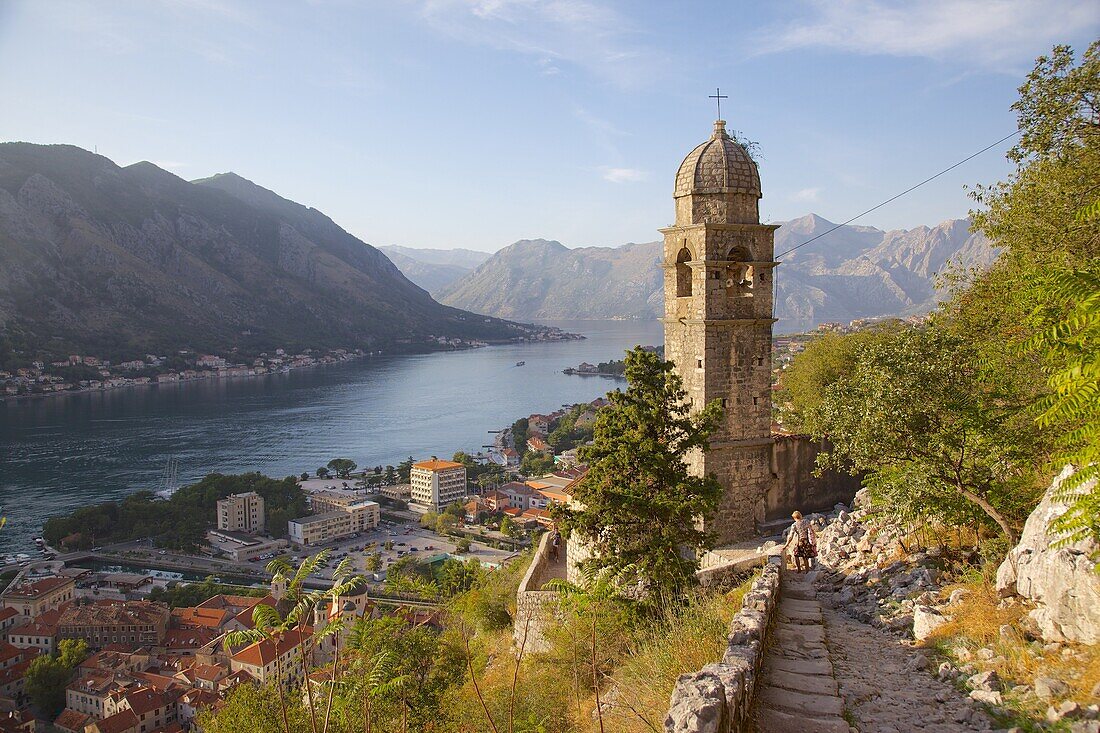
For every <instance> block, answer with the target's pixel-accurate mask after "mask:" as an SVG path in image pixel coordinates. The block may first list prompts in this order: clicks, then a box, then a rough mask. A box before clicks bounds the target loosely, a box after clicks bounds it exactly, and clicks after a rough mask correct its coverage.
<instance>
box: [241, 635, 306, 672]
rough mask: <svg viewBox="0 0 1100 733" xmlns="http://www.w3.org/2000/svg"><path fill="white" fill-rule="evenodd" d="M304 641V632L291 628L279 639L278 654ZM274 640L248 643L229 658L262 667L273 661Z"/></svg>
mask: <svg viewBox="0 0 1100 733" xmlns="http://www.w3.org/2000/svg"><path fill="white" fill-rule="evenodd" d="M304 641H305V634H302V633H300V632H299V631H298V630H297V629H291V630H290V631H287V632H285V633H284V634H283V636H282V638H281V639H279V649H278V655H279V656H280V657H281V656H283V655H284V654H286V653H287V652H288V651H290V650H291V649H294V648H296V647H297V646H299V645H300V644H302V643H303V642H304ZM275 654H276V652H275V642H273V641H271V640H270V639H264V640H263V641H257V642H255V643H253V644H249V645H248V646H246V647H245V648H244V649H241V650H240V651H238V652H235V653H234V654H232V655H231V657H230V658H231V659H233V660H234V661H237V662H240V663H241V664H247V665H250V666H252V667H263V666H265V665H267V664H269V663H271V662H273V661H275Z"/></svg>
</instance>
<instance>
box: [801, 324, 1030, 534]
mask: <svg viewBox="0 0 1100 733" xmlns="http://www.w3.org/2000/svg"><path fill="white" fill-rule="evenodd" d="M856 353H857V363H856V366H855V368H854V370H853V371H852V372H851V373H850V374H848V375H845V376H843V377H841V378H839V379H838V380H837V381H836V382H834V383H833V384H832V385H830V386H829V387H827V388H826V389H825V391H824V393H823V395H822V399H821V401H820V403H819V404H818V405H816V406H815V407H814V408H812V409H810V410H809V411H808V412H807V414H806V416H805V418H806V425H807V427H808V429H809V430H810V431H811V433H812V434H813V435H815V436H817V437H827V438H828V439H829V441H830V443H831V447H830V448H829V450H828V451H826V452H823V453H822V454H821V455H820V456H819V458H818V461H819V466H822V467H829V468H835V469H839V470H849V471H852V472H853V473H865V475H866V478H865V482H867V483H869V484H870V485H872V487H874V488H876V489H877V491H878V492H879V493H881V494H883V495H887V496H889V495H895V496H897V495H904V494H906V493H907V492H908V491H910V490H911V489H913V488H914V487H923V488H924V489H925V491H926V493H925V499H927V500H928V501H929V502H930V505H929V510H930V511H934V510H937V509H939V510H946V509H947V508H948V505H949V504H950V503H951V502H952V501H953V500H958V499H962V500H965V502H967V503H969V505H970V508H971V510H972V511H975V512H978V513H979V515H984V516H985V517H987V518H988V519H989V520H992V522H994V523H995V524H996V525H997V526H999V527H1000V529H1001V531H1002V532H1004V534H1005V536H1006V537H1007V538H1008V540H1009V542H1010V543H1014V542H1015V540H1016V536H1017V532H1016V526H1017V524H1018V523H1019V521H1020V520H1021V518H1022V517H1023V516H1026V513H1027V511H1028V510H1029V509H1030V507H1031V505H1032V503H1033V501H1034V490H1033V489H1034V485H1035V476H1034V463H1033V461H1032V460H1031V458H1032V456H1033V455H1034V453H1035V450H1036V448H1035V446H1034V442H1033V435H1034V432H1035V431H1034V430H1033V429H1032V428H1031V426H1030V425H1029V424H1028V423H1029V420H1028V419H1027V417H1026V413H1025V411H1024V409H1023V405H1022V404H1020V403H1019V401H1018V400H1019V396H1018V395H1015V394H1013V393H1010V392H1006V391H1004V390H1003V389H1002V388H1001V386H1000V384H999V383H998V382H997V381H996V380H995V379H991V378H990V375H989V374H987V373H986V372H985V371H984V370H983V368H982V366H981V365H980V361H979V359H977V358H976V355H975V353H974V352H973V350H972V349H971V348H969V347H968V345H967V344H966V343H965V342H964V341H962V340H961V339H959V338H958V337H956V336H952V335H949V334H945V333H943V332H941V331H939V330H937V329H934V328H923V329H909V330H906V331H901V332H899V333H897V334H895V335H894V336H893V337H891V338H889V339H882V340H876V341H872V342H868V343H865V344H862V345H860V346H859V347H858V348H857V350H856ZM955 519H956V520H958V519H960V518H959V517H955Z"/></svg>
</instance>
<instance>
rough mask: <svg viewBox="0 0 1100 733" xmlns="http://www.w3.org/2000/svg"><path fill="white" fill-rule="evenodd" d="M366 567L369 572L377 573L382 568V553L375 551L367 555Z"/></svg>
mask: <svg viewBox="0 0 1100 733" xmlns="http://www.w3.org/2000/svg"><path fill="white" fill-rule="evenodd" d="M366 567H367V570H369V571H370V572H372V573H377V572H378V571H379V570H381V569H382V555H381V554H380V553H377V552H372V553H371V554H369V555H367V560H366Z"/></svg>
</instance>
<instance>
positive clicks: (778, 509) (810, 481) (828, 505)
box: [757, 435, 860, 522]
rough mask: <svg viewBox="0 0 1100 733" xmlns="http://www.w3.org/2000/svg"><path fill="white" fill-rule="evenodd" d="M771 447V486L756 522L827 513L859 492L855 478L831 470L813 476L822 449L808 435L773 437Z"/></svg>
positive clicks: (857, 479)
mask: <svg viewBox="0 0 1100 733" xmlns="http://www.w3.org/2000/svg"><path fill="white" fill-rule="evenodd" d="M773 438H774V445H773V447H772V477H773V480H772V485H771V489H770V490H769V491H768V493H767V495H766V496H765V497H764V507H763V512H762V514H763V516H762V517H761V516H758V517H757V519H758V521H760V522H771V521H775V520H779V519H789V518H790V515H791V512H793V511H794V510H796V509H797V510H799V511H801V512H802V513H803V514H810V513H812V512H819V511H829V510H831V509H832V508H833V507H834V506H835V505H836V504H840V503H843V504H849V503H850V502H851V501H852V497H854V496H855V495H856V492H857V491H859V487H860V480H859V477H855V476H848V475H845V474H841V473H836V472H835V471H826V472H825V473H823V474H822V475H821V476H820V477H819V476H814V466H815V464H816V461H817V456H818V454H819V453H821V451H822V450H823V449H824V448H825V445H824V444H823V443H822V442H820V441H815V440H813V439H812V438H811V437H810V436H808V435H775V436H773Z"/></svg>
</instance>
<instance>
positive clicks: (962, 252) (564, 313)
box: [395, 214, 996, 333]
mask: <svg viewBox="0 0 1100 733" xmlns="http://www.w3.org/2000/svg"><path fill="white" fill-rule="evenodd" d="M833 226H834V224H833V223H832V222H830V221H828V220H826V219H823V218H822V217H820V216H818V215H816V214H807V215H806V216H803V217H800V218H798V219H794V220H791V221H789V222H786V223H784V224H783V225H782V226H781V227H780V228H779V229H778V230H777V231H776V236H775V251H776V254H777V255H779V254H780V253H783V252H786V251H788V250H790V249H792V248H794V247H796V246H798V245H799V244H802V243H804V242H806V241H807V240H809V239H810V238H811V237H814V236H817V235H818V234H821V233H822V232H825V231H826V230H828V229H830V228H832V227H833ZM421 251H422V250H415V249H404V250H402V252H401V254H402V256H403V259H398V260H395V261H396V262H397V264H398V265H399V266H401V267H406V266H407V265H405V264H403V263H404V262H405V261H406V260H408V259H411V260H413V261H414V262H415V263H416V265H415V267H416V270H415V272H416V275H415V276H416V277H418V278H421V281H422V282H429V281H431V277H430V275H429V274H428V272H427V270H430V269H431V268H432V267H433V265H432V264H431V263H430V262H429V261H428V260H427V258H426V257H425V258H422V257H420V255H419V252H421ZM432 256H433V257H438V254H434V255H432ZM660 256H661V244H660V243H659V242H647V243H643V244H625V245H623V246H621V247H582V248H577V249H569V248H567V247H565V246H564V245H562V244H561V243H559V242H555V241H548V240H545V239H532V240H521V241H519V242H516V243H515V244H512V245H510V246H508V247H505V248H504V249H502V250H500V251H499V252H497V253H496V254H494V255H492V256H491V257H489V258H488V259H486V260H485V261H484V262H483V263H481V264H480V265H478V266H477V267H476V268H475V269H473V270H472V271H470V272H468V273H466V274H464V275H461V276H456V274H455V272H454V270H453V269H452V270H448V271H447V272H446V274H445V275H440V276H439V277H438V278H437V280H436V282H439V283H441V284H438V285H435V286H432V287H431V288H430V289H431V291H432V293H433V294H434V295H435V296H436V297H437V298H438V299H439V300H440V301H441V302H443V303H447V304H449V305H453V306H455V307H459V308H463V309H465V310H470V311H474V312H475V313H485V314H488V315H493V316H498V317H501V318H515V319H521V320H523V319H569V318H576V319H589V318H591V319H598V318H640V319H653V318H659V317H660V316H661V311H662V309H663V307H664V304H663V295H662V290H661V277H662V272H661V269H660V267H659V264H660ZM995 256H996V252H995V250H994V249H993V247H992V246H991V244H990V242H989V241H988V240H987V239H986V238H985V237H984V236H982V235H980V234H971V233H970V232H969V220H967V219H955V220H950V221H945V222H943V223H942V224H939V225H937V226H935V227H931V228H930V227H923V226H922V227H917V228H915V229H909V230H895V231H882V230H881V229H875V228H874V227H864V226H845V227H841V228H840V229H838V230H836V231H834V232H831V233H829V234H827V235H825V236H823V237H821V238H820V239H819V240H817V241H815V242H812V243H810V244H808V245H807V246H806V247H804V248H802V249H799V250H796V251H794V252H791V253H790V254H788V255H786V256H784V257H782V261H783V264H782V265H781V266H780V267H779V268H778V279H779V296H778V300H777V317H778V318H779V322H778V323H777V324H776V331H777V332H779V333H790V332H794V331H801V330H806V329H809V328H813V327H814V326H816V325H818V324H820V323H824V322H829V321H841V322H847V321H850V320H853V319H856V318H868V317H876V316H886V315H909V314H914V313H921V312H926V311H928V310H930V309H932V308H933V307H934V306H935V304H936V302H937V300H938V299H939V298H941V297H942V293H938V292H937V291H936V289H935V276H936V274H937V273H942V272H944V271H945V270H946V268H947V267H948V266H949V263H955V264H957V265H959V266H961V267H986V266H988V265H989V264H990V263H991V262H992V261H993V259H994V257H995ZM410 267H411V266H410ZM410 277H413V275H410Z"/></svg>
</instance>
